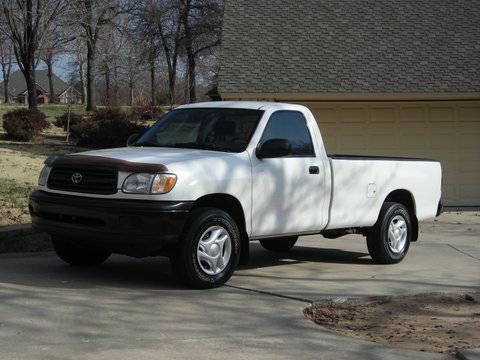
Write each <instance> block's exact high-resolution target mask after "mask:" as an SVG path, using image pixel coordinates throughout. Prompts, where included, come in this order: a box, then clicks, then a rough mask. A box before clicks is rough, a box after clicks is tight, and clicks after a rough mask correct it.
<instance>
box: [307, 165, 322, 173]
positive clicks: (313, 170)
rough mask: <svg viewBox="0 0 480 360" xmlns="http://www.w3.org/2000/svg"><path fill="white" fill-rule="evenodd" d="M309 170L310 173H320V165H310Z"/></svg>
mask: <svg viewBox="0 0 480 360" xmlns="http://www.w3.org/2000/svg"><path fill="white" fill-rule="evenodd" d="M308 172H309V173H310V174H315V175H316V174H319V173H320V169H319V168H318V166H310V167H309V168H308Z"/></svg>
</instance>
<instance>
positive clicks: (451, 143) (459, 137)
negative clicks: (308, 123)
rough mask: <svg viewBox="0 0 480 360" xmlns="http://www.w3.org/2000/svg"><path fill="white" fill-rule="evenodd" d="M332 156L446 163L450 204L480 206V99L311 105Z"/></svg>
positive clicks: (444, 193)
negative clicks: (396, 157)
mask: <svg viewBox="0 0 480 360" xmlns="http://www.w3.org/2000/svg"><path fill="white" fill-rule="evenodd" d="M303 105H306V106H308V107H309V108H310V109H311V110H312V111H313V112H314V114H315V116H316V118H317V121H318V123H319V126H320V129H321V130H322V133H323V137H324V141H325V143H326V148H327V152H329V153H332V154H333V153H338V154H364V155H389V156H411V157H426V158H432V159H437V160H440V161H441V163H442V168H443V174H444V188H443V197H444V201H445V204H446V205H450V206H478V205H480V101H448V102H446V101H432V102H424V101H422V102H307V103H303Z"/></svg>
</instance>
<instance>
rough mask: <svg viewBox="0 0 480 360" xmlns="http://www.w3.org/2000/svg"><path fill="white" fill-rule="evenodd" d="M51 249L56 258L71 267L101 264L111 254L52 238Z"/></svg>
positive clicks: (96, 248) (89, 246)
mask: <svg viewBox="0 0 480 360" xmlns="http://www.w3.org/2000/svg"><path fill="white" fill-rule="evenodd" d="M52 245H53V249H54V250H55V252H56V253H57V255H58V257H59V258H60V259H62V260H63V261H65V262H66V263H67V264H70V265H73V266H95V265H100V264H102V263H103V262H104V261H105V260H107V259H108V257H109V256H110V255H111V254H112V253H111V252H109V251H108V250H105V249H102V248H100V247H94V246H92V245H87V244H85V245H84V244H82V245H80V244H78V242H74V241H70V240H66V239H62V238H59V237H56V236H52Z"/></svg>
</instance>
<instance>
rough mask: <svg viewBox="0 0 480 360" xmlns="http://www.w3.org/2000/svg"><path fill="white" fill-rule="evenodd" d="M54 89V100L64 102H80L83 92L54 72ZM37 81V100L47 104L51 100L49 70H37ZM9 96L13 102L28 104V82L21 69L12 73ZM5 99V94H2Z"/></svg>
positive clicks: (0, 85)
mask: <svg viewBox="0 0 480 360" xmlns="http://www.w3.org/2000/svg"><path fill="white" fill-rule="evenodd" d="M52 80H53V91H54V94H55V99H54V102H60V103H63V104H68V103H70V104H80V103H81V94H80V92H79V91H78V90H77V89H75V88H74V87H72V86H70V85H68V84H67V83H66V82H65V81H63V80H62V79H60V78H59V77H58V76H56V75H55V74H53V76H52ZM35 82H36V83H37V102H38V103H39V104H47V103H49V102H50V96H49V95H50V94H49V85H48V76H47V70H37V71H35ZM0 89H3V82H1V83H0ZM8 91H9V95H10V96H9V98H10V99H11V101H12V102H16V103H22V104H27V84H26V82H25V78H24V76H23V74H22V72H21V71H20V70H17V71H15V72H14V73H12V74H11V75H10V81H9V82H8ZM2 100H3V96H2Z"/></svg>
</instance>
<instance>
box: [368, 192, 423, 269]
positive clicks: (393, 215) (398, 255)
mask: <svg viewBox="0 0 480 360" xmlns="http://www.w3.org/2000/svg"><path fill="white" fill-rule="evenodd" d="M402 218H403V220H404V221H405V224H406V238H405V242H404V245H402V246H399V247H398V249H396V251H395V250H393V248H394V247H395V246H393V245H392V241H391V240H390V241H389V227H390V224H391V223H392V222H393V223H395V221H397V222H398V221H400V220H401V219H402ZM412 235H413V226H412V221H411V218H410V214H409V212H408V210H407V208H406V207H405V206H404V205H402V204H399V203H395V202H385V203H384V204H383V206H382V208H381V210H380V215H379V216H378V220H377V223H376V224H375V225H374V226H373V227H372V228H371V229H370V231H369V233H368V234H367V247H368V252H369V253H370V256H371V257H372V259H373V261H374V262H375V263H377V264H396V263H399V262H400V261H402V260H403V258H404V257H405V256H406V255H407V252H408V249H409V247H410V241H411V239H412ZM400 244H403V242H401V243H400Z"/></svg>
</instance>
